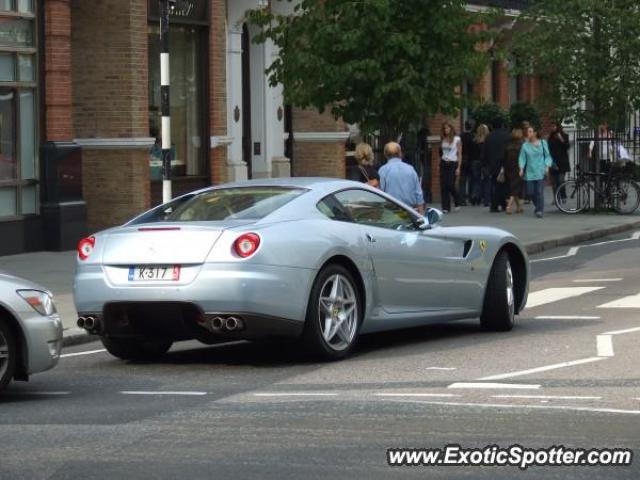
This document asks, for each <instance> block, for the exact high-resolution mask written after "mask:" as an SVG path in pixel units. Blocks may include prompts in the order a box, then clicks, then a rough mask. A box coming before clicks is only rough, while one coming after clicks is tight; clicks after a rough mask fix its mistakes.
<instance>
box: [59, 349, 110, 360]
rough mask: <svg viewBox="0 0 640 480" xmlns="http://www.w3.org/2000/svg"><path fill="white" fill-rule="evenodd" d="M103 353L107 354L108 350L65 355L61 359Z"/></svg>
mask: <svg viewBox="0 0 640 480" xmlns="http://www.w3.org/2000/svg"><path fill="white" fill-rule="evenodd" d="M102 352H106V350H105V349H104V348H101V349H100V350H88V351H86V352H76V353H65V354H64V355H60V358H69V357H79V356H80V355H93V354H94V353H102Z"/></svg>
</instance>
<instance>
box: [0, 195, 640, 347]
mask: <svg viewBox="0 0 640 480" xmlns="http://www.w3.org/2000/svg"><path fill="white" fill-rule="evenodd" d="M546 198H547V199H548V200H547V206H546V213H545V216H544V218H543V219H539V218H536V217H535V216H534V214H533V206H532V205H525V213H523V214H519V215H516V214H513V215H507V214H505V213H502V212H500V213H491V212H489V209H488V208H486V207H462V209H461V211H460V212H452V213H450V214H446V215H445V216H444V219H443V225H444V226H460V225H484V226H492V227H497V228H502V229H504V230H507V231H510V232H512V233H513V234H515V235H516V236H517V237H518V238H520V240H521V241H522V242H523V243H524V244H525V246H526V248H527V251H528V252H529V253H530V254H533V253H539V252H542V251H544V250H549V249H552V248H555V247H558V246H562V245H569V244H574V243H577V242H583V241H587V240H590V239H594V238H598V237H604V236H606V235H611V234H614V233H620V232H624V231H628V230H633V229H636V228H637V229H640V212H636V213H635V214H633V215H628V216H625V215H617V214H615V213H611V214H609V213H601V214H591V213H584V214H578V215H567V214H564V213H561V212H560V211H559V210H558V209H557V208H556V207H554V206H551V205H549V203H550V200H549V199H550V198H551V195H547V196H546ZM430 206H434V207H436V208H438V207H439V205H437V204H432V205H430ZM75 264H76V252H75V251H70V252H37V253H26V254H21V255H11V256H5V257H0V270H4V271H6V272H8V273H12V274H14V275H18V276H20V277H24V278H27V279H29V280H32V281H34V282H37V283H39V284H41V285H43V286H45V287H46V288H48V289H50V290H51V291H52V292H53V294H54V297H55V300H56V305H57V306H58V311H59V312H60V316H61V317H62V319H63V325H64V329H65V341H64V344H65V345H72V344H76V343H84V342H87V341H91V340H93V339H94V338H95V337H92V336H89V335H87V334H86V333H85V332H84V330H81V329H79V328H77V326H76V319H77V314H76V311H75V308H74V305H73V276H74V273H75Z"/></svg>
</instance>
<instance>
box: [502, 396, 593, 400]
mask: <svg viewBox="0 0 640 480" xmlns="http://www.w3.org/2000/svg"><path fill="white" fill-rule="evenodd" d="M491 398H523V399H540V400H602V397H590V396H587V395H492V396H491Z"/></svg>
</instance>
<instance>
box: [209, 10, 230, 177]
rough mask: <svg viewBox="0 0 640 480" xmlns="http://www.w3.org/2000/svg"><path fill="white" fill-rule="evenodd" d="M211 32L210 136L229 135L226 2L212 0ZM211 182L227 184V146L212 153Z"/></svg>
mask: <svg viewBox="0 0 640 480" xmlns="http://www.w3.org/2000/svg"><path fill="white" fill-rule="evenodd" d="M210 1H211V5H210V12H211V26H210V31H209V32H210V34H209V129H210V132H211V135H213V136H217V135H227V59H226V52H227V38H226V17H227V10H226V8H227V7H226V1H225V0H210ZM209 163H210V169H209V171H210V173H211V183H214V184H217V183H224V182H225V181H226V180H227V178H226V176H227V169H226V165H227V148H226V147H217V148H214V149H211V150H210V152H209Z"/></svg>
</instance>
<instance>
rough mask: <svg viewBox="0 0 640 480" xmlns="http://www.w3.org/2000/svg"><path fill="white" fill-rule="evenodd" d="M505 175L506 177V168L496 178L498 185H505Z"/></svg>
mask: <svg viewBox="0 0 640 480" xmlns="http://www.w3.org/2000/svg"><path fill="white" fill-rule="evenodd" d="M505 180H506V179H505V175H504V168H501V169H500V172H499V173H498V176H497V177H496V182H498V183H504V182H505Z"/></svg>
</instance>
